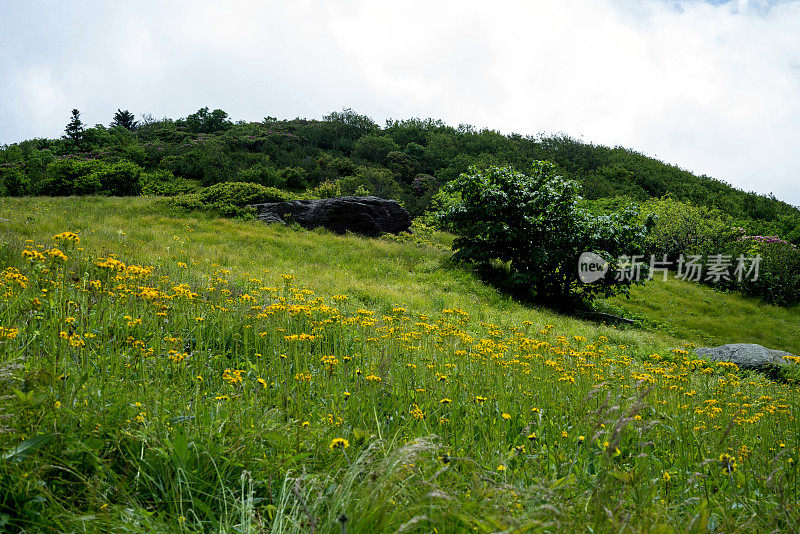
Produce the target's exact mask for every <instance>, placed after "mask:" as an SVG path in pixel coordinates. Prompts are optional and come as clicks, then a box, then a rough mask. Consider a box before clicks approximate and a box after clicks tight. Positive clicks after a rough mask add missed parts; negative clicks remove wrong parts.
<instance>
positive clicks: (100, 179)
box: [35, 159, 142, 196]
mask: <svg viewBox="0 0 800 534" xmlns="http://www.w3.org/2000/svg"><path fill="white" fill-rule="evenodd" d="M141 174H142V168H141V167H139V166H138V165H136V164H135V163H131V162H129V161H121V162H119V163H114V164H112V165H109V164H108V163H105V162H103V161H100V160H93V159H62V160H58V161H54V162H53V163H51V164H49V165H48V166H47V171H46V173H45V177H44V179H43V180H42V181H41V182H39V183H38V184H37V185H36V188H35V193H36V194H39V195H52V196H68V195H115V196H131V195H138V194H139V193H140V192H141V183H140V177H141Z"/></svg>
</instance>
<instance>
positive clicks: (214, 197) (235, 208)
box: [171, 182, 294, 217]
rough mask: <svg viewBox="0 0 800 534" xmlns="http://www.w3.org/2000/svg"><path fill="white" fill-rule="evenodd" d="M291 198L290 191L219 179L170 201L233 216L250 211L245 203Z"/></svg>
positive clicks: (246, 213)
mask: <svg viewBox="0 0 800 534" xmlns="http://www.w3.org/2000/svg"><path fill="white" fill-rule="evenodd" d="M293 198H294V196H293V195H291V194H290V193H287V192H285V191H281V190H280V189H275V188H274V187H264V186H263V185H259V184H253V183H248V182H223V183H219V184H214V185H212V186H211V187H206V188H203V189H201V190H200V191H198V192H197V193H191V194H185V195H179V196H177V197H175V198H173V199H172V200H171V204H172V205H173V206H177V207H180V208H183V209H187V210H195V209H196V210H214V211H218V212H220V213H221V214H222V215H225V216H228V217H233V216H244V215H248V214H252V213H253V210H252V208H248V207H247V206H248V205H249V204H259V203H262V202H285V201H287V200H292V199H293Z"/></svg>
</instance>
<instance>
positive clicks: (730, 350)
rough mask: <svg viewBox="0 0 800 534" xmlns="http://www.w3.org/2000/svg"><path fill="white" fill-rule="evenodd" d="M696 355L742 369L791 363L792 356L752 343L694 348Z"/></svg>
mask: <svg viewBox="0 0 800 534" xmlns="http://www.w3.org/2000/svg"><path fill="white" fill-rule="evenodd" d="M694 351H695V353H697V355H698V356H702V357H704V358H708V359H710V360H713V361H715V362H733V363H735V364H736V365H738V366H739V367H741V368H742V369H763V368H768V367H776V366H779V365H786V364H788V363H791V361H790V359H787V358H785V356H789V357H790V358H794V356H793V355H792V354H790V353H788V352H784V351H782V350H775V349H768V348H766V347H762V346H761V345H756V344H754V343H731V344H730V345H721V346H719V347H709V348H696V349H694Z"/></svg>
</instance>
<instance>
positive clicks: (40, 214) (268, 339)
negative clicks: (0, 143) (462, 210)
mask: <svg viewBox="0 0 800 534" xmlns="http://www.w3.org/2000/svg"><path fill="white" fill-rule="evenodd" d="M0 218H2V219H4V220H3V221H2V222H0V241H1V244H2V246H1V247H0V261H2V265H0V267H2V273H0V388H2V392H1V393H0V394H2V403H1V404H0V426H2V433H0V454H2V455H3V459H2V461H1V462H0V526H2V527H4V528H6V529H8V530H11V531H15V530H16V531H18V530H22V531H27V532H41V531H53V532H73V531H74V532H128V531H130V532H141V531H152V532H197V531H206V532H294V531H303V532H308V531H314V532H376V531H393V532H431V531H435V532H462V531H471V532H497V531H506V532H538V531H541V532H555V531H563V532H571V531H586V530H591V531H594V532H610V531H615V532H618V531H626V532H638V531H653V532H673V531H674V532H682V531H692V532H706V531H715V532H730V531H773V530H781V531H784V530H790V529H792V528H796V524H797V522H798V519H800V509H799V508H798V504H797V503H798V500H800V499H799V494H798V480H797V476H798V472H797V470H798V468H797V462H798V459H799V455H800V441H799V438H798V436H800V428H798V416H800V402H798V387H797V383H796V382H794V381H792V380H789V381H786V382H782V383H776V382H773V381H770V380H768V379H767V378H765V377H763V376H761V375H759V374H756V373H751V372H746V371H742V370H739V369H737V368H736V367H735V366H734V365H732V364H724V363H720V364H712V363H710V362H706V361H703V360H700V359H698V358H696V357H695V356H693V354H692V352H691V349H692V348H693V346H695V344H697V343H701V342H706V341H710V342H731V341H753V342H763V343H765V344H767V342H769V343H772V345H771V346H773V347H774V348H784V349H786V350H795V353H797V352H800V350H797V348H795V347H796V344H797V343H798V341H797V340H795V339H792V338H791V337H790V336H788V335H787V334H786V332H785V328H786V327H787V325H789V326H791V325H794V327H795V330H796V325H797V321H798V319H800V312H798V309H797V308H790V309H778V308H775V307H771V306H765V305H762V304H760V303H759V302H757V301H754V300H748V299H743V298H741V297H739V296H736V295H734V294H725V293H719V292H716V291H713V290H711V289H709V288H707V287H702V286H698V285H691V284H688V283H683V282H679V281H675V280H670V281H668V282H658V281H654V282H653V283H651V284H648V285H646V286H644V287H642V288H637V289H636V290H635V291H634V293H633V296H632V299H631V300H629V301H621V300H618V299H611V300H609V301H607V302H604V303H601V306H605V307H606V308H607V309H610V310H621V311H624V312H626V313H630V314H633V315H635V316H638V317H640V318H642V319H643V322H644V327H641V328H624V329H623V328H615V327H613V326H610V325H602V324H595V323H591V322H586V321H580V320H577V319H575V318H572V317H569V316H565V315H559V314H556V313H554V312H551V311H549V310H547V309H544V308H537V307H534V306H530V305H524V304H521V303H518V302H515V301H513V300H511V299H509V298H508V297H507V296H504V295H503V294H501V293H499V292H497V291H496V290H494V289H492V288H491V287H489V286H487V285H485V284H483V283H481V281H480V280H479V279H478V278H477V277H475V276H474V275H473V274H472V273H471V272H470V271H469V270H467V269H464V268H462V267H459V266H457V265H453V264H452V263H451V262H450V261H449V259H448V258H449V255H450V253H449V251H448V244H449V241H450V239H451V238H450V237H449V236H447V235H444V234H430V235H424V236H421V237H419V238H414V237H406V238H400V239H396V238H395V239H389V238H382V239H364V238H359V237H355V236H336V235H332V234H329V233H327V232H325V231H305V230H297V229H293V228H290V227H278V226H266V225H263V224H261V223H258V222H255V221H246V220H243V221H237V220H229V219H220V218H215V217H213V216H212V215H209V214H186V213H181V212H177V211H169V210H168V209H166V208H165V207H164V206H163V204H161V203H160V201H159V200H158V199H153V198H132V199H115V198H98V197H86V198H80V199H77V198H59V199H47V198H35V199H34V198H19V199H9V198H3V199H0ZM648 302H649V303H650V304H649V305H648V304H647V303H648ZM719 310H728V313H729V314H731V315H732V316H733V318H731V319H730V320H729V321H726V320H725V317H724V316H722V315H721V312H719ZM713 313H718V314H720V315H718V316H717V317H718V318H717V319H716V320H707V317H708V316H709V314H712V315H713ZM738 317H745V319H739V318H738ZM720 325H721V326H720ZM732 337H734V338H735V339H732Z"/></svg>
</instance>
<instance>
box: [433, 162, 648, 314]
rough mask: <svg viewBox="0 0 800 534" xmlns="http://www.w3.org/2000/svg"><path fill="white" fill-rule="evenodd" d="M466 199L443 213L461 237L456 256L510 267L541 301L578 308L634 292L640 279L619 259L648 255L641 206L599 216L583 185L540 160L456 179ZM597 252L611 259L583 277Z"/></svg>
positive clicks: (517, 286)
mask: <svg viewBox="0 0 800 534" xmlns="http://www.w3.org/2000/svg"><path fill="white" fill-rule="evenodd" d="M448 189H449V190H450V191H451V192H455V193H459V194H460V196H461V201H460V202H459V203H458V204H457V205H455V206H454V207H451V208H450V210H449V211H447V212H445V213H444V214H443V218H444V220H445V222H446V224H449V225H450V227H451V228H453V229H454V230H455V232H456V233H457V235H458V237H457V238H456V239H455V241H454V242H453V250H454V251H455V254H454V259H456V260H457V261H464V262H470V263H475V264H478V265H481V266H484V267H486V266H490V265H492V264H493V263H495V262H498V261H499V262H501V263H503V264H505V265H506V266H507V268H508V280H507V283H508V284H509V287H511V288H513V289H514V290H515V291H523V292H532V295H533V296H534V297H535V298H536V299H537V300H540V301H544V302H548V303H551V304H554V305H557V306H574V305H576V304H578V303H580V302H586V301H591V300H592V299H593V298H594V297H596V296H598V295H612V294H615V293H626V292H627V291H628V289H629V286H630V285H631V283H634V282H635V281H636V279H635V277H625V276H620V277H619V278H620V279H619V280H617V277H616V276H614V273H616V272H619V269H620V264H619V259H618V258H619V257H620V256H622V255H636V254H641V252H642V249H641V243H642V241H643V240H644V238H645V236H646V235H647V231H648V229H649V223H648V224H640V223H637V222H636V221H635V217H636V215H637V214H636V212H635V211H626V212H623V213H617V214H612V215H606V216H602V215H593V214H591V213H589V212H588V211H585V210H583V209H581V208H580V207H579V202H580V200H581V198H580V196H579V195H578V189H579V184H578V183H577V182H576V181H574V180H567V179H564V178H562V177H561V176H559V175H557V174H556V169H555V167H554V165H553V164H551V163H548V162H541V161H538V162H535V163H534V164H533V167H532V171H531V174H530V175H525V174H522V173H520V172H517V171H514V170H513V169H511V168H510V167H489V168H488V169H486V170H484V171H481V170H479V169H478V168H477V167H471V168H470V169H469V171H468V172H466V173H464V174H462V175H461V176H459V177H458V178H457V179H456V180H455V181H454V182H452V183H451V184H449V186H448ZM583 252H593V253H595V254H597V255H599V256H600V257H602V258H603V259H604V260H606V261H607V262H608V264H609V272H608V273H606V276H605V277H603V278H601V279H600V280H598V281H596V282H595V283H592V284H584V283H582V282H581V281H580V279H579V277H578V260H579V257H580V255H581V254H582V253H583Z"/></svg>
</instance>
